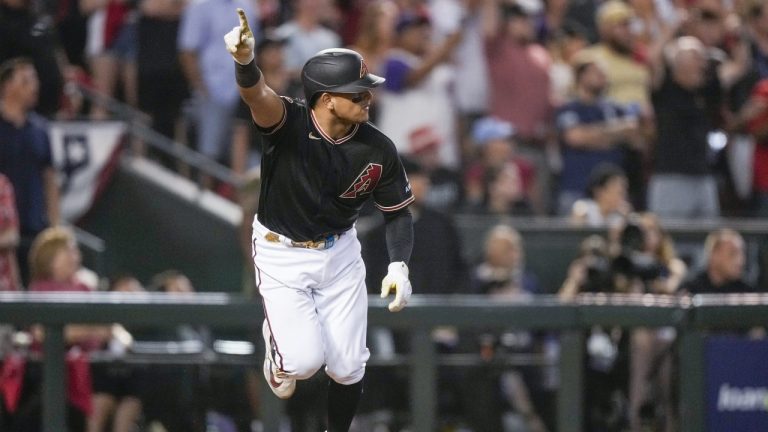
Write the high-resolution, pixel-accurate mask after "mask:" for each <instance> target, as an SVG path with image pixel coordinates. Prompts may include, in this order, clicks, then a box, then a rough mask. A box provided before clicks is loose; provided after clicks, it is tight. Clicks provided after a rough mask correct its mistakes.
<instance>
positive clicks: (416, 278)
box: [362, 204, 469, 294]
mask: <svg viewBox="0 0 768 432" xmlns="http://www.w3.org/2000/svg"><path fill="white" fill-rule="evenodd" d="M415 205H416V204H414V206H415ZM411 212H412V213H413V252H412V253H411V259H410V261H409V266H410V267H411V272H410V275H409V280H410V281H411V285H412V286H413V290H414V291H417V292H419V293H421V294H466V293H468V292H469V291H468V285H469V281H468V274H467V266H466V264H465V263H464V259H463V257H462V256H461V241H460V239H459V232H458V231H457V229H456V226H455V225H454V224H453V220H452V219H451V218H450V217H449V216H448V215H445V214H442V213H440V212H438V211H436V210H432V209H429V208H423V207H421V208H418V209H417V210H411ZM385 238H386V230H385V227H384V225H383V224H381V225H379V226H377V227H376V228H375V229H373V230H371V231H370V232H369V233H368V234H367V235H366V236H364V237H363V239H362V246H363V259H364V260H365V264H366V268H367V269H368V270H367V272H366V281H367V285H368V287H369V289H372V290H376V291H377V290H378V287H379V286H380V285H381V280H382V279H383V278H384V276H386V269H387V264H389V262H390V260H389V255H388V254H387V250H386V249H384V248H381V247H379V245H381V244H382V243H383V242H384V240H385ZM372 293H373V292H372Z"/></svg>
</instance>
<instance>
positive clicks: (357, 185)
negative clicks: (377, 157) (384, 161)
mask: <svg viewBox="0 0 768 432" xmlns="http://www.w3.org/2000/svg"><path fill="white" fill-rule="evenodd" d="M381 171H382V167H381V165H380V164H375V163H369V164H368V166H367V167H365V168H364V169H363V172H361V173H360V175H359V176H357V178H356V179H355V181H354V182H352V185H351V186H349V188H347V190H346V191H345V192H344V193H343V194H341V198H357V197H358V196H360V195H364V194H367V193H371V192H373V190H374V189H376V185H377V184H378V183H379V179H381Z"/></svg>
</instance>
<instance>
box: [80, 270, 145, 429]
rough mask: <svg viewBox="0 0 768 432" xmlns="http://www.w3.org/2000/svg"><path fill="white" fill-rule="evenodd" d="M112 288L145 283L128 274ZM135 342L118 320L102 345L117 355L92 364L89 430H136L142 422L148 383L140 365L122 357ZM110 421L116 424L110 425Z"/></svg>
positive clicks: (127, 289) (135, 289)
mask: <svg viewBox="0 0 768 432" xmlns="http://www.w3.org/2000/svg"><path fill="white" fill-rule="evenodd" d="M109 290H110V291H111V292H121V293H141V292H144V287H143V286H142V285H141V283H140V282H139V281H138V280H137V279H136V278H135V277H133V276H129V275H125V276H120V277H117V278H115V279H114V280H113V281H112V283H111V284H110V287H109ZM132 342H133V337H132V336H131V334H130V333H128V332H127V331H126V330H125V329H124V328H123V327H122V326H121V325H119V324H115V325H114V326H113V330H112V338H111V339H110V341H109V342H108V343H107V344H106V345H105V346H104V347H102V348H103V349H105V350H107V351H108V352H109V353H110V354H111V355H113V356H115V357H117V358H115V359H113V360H110V361H109V362H102V363H95V364H92V365H91V374H92V375H93V399H92V401H93V414H92V415H91V416H90V417H89V418H88V432H103V431H105V430H108V431H112V432H133V431H134V430H135V429H136V427H137V426H138V425H137V422H138V421H139V419H140V418H141V413H142V406H141V399H140V397H141V394H142V389H143V387H144V386H145V385H146V384H147V383H146V382H145V380H144V375H143V374H142V373H141V367H140V366H134V365H129V364H125V363H123V362H121V361H120V359H119V357H120V356H121V355H122V354H124V352H125V350H126V349H127V348H128V347H129V346H130V344H131V343H132ZM109 420H112V421H111V422H110V421H109ZM109 424H111V425H112V427H108V425H109Z"/></svg>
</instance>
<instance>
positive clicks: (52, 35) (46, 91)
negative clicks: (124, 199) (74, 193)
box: [0, 0, 64, 193]
mask: <svg viewBox="0 0 768 432" xmlns="http://www.w3.org/2000/svg"><path fill="white" fill-rule="evenodd" d="M34 4H35V2H34V1H33V0H0V41H3V42H2V43H0V63H2V62H4V61H6V60H10V59H12V58H16V57H25V58H29V59H30V61H31V62H32V64H33V65H34V69H36V70H37V73H38V76H39V77H40V80H39V87H40V98H39V100H35V101H34V103H33V104H32V106H30V107H29V109H31V108H33V107H35V106H36V110H37V112H38V113H40V114H41V115H43V116H45V117H47V118H53V117H54V115H55V114H56V111H58V109H59V98H60V97H61V92H62V88H63V82H64V79H63V77H62V72H61V66H60V64H59V61H58V58H59V54H60V53H59V51H58V47H59V45H58V43H57V36H56V31H55V29H54V28H53V20H51V19H50V18H49V17H46V16H43V15H41V14H39V13H37V12H36V10H35V7H34ZM0 160H2V158H0ZM17 192H18V193H21V191H17Z"/></svg>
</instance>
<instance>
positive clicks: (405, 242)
mask: <svg viewBox="0 0 768 432" xmlns="http://www.w3.org/2000/svg"><path fill="white" fill-rule="evenodd" d="M238 13H239V14H240V25H239V26H236V27H234V28H233V29H232V30H231V31H230V32H229V33H227V34H226V35H225V36H224V42H225V45H226V48H227V50H228V51H229V53H230V54H231V55H232V57H233V59H234V61H235V80H236V82H237V85H238V87H239V89H240V95H241V97H242V99H243V100H244V101H245V103H246V104H248V106H249V108H250V110H251V117H252V118H253V121H254V123H255V126H256V128H257V130H258V131H259V133H260V134H261V135H262V137H263V139H264V144H263V146H262V160H261V188H260V193H259V205H258V211H257V214H256V217H255V218H254V220H253V226H252V228H253V236H252V246H253V255H252V257H253V262H254V266H255V273H256V274H255V280H256V286H257V288H258V290H259V293H260V295H261V298H262V302H263V308H264V314H265V320H264V323H263V326H262V334H263V337H264V342H265V344H266V350H265V358H264V367H263V372H264V378H265V380H266V381H267V383H268V384H269V388H270V389H271V390H272V392H273V393H274V394H275V395H276V396H277V397H279V398H281V399H288V398H290V397H291V396H293V393H294V392H295V390H296V382H297V381H298V380H306V379H309V378H311V377H312V376H313V375H315V373H316V372H317V371H318V370H319V369H320V367H322V366H323V365H325V372H326V374H327V375H328V377H329V378H330V380H329V385H328V398H327V423H328V426H327V432H347V431H348V430H349V427H350V424H351V423H352V419H353V417H354V415H355V412H356V410H357V406H358V403H359V401H360V398H361V397H362V390H363V376H364V375H365V364H366V361H367V360H368V358H369V356H370V354H369V351H368V348H367V347H366V331H367V320H368V316H367V314H368V296H367V289H366V285H365V274H366V269H365V264H364V262H363V259H362V257H361V246H360V242H359V241H358V238H357V231H356V229H355V223H356V222H357V219H358V217H359V215H360V210H361V208H362V207H363V205H364V204H365V203H366V202H367V201H368V200H369V199H370V198H372V199H373V202H374V204H375V206H376V207H377V208H378V209H379V210H380V211H381V212H382V214H383V216H384V223H385V232H386V234H385V236H386V246H387V251H388V257H389V265H388V266H387V273H386V276H385V277H384V279H383V280H382V282H381V297H382V298H386V297H387V296H388V295H389V294H390V293H393V294H394V295H395V299H394V300H393V301H392V302H390V303H389V305H388V307H389V310H390V311H391V312H398V311H400V310H402V309H403V308H404V307H405V306H406V304H407V303H408V300H409V298H410V295H411V284H410V281H409V276H408V275H409V269H408V264H407V263H408V261H409V259H410V256H411V249H412V245H413V227H412V220H411V213H410V211H409V210H408V206H409V205H410V204H411V203H412V202H413V201H414V197H413V192H412V190H411V186H410V184H409V183H408V178H407V177H406V174H405V170H404V169H403V166H402V163H401V162H400V158H399V156H398V154H397V149H396V147H395V145H394V143H393V142H392V140H390V139H389V138H388V137H387V136H386V135H384V134H383V133H382V132H381V131H379V130H378V129H377V128H375V127H374V126H373V125H372V124H371V123H370V122H369V121H368V120H369V116H370V114H369V109H370V105H371V99H372V94H371V92H372V91H373V90H374V89H375V88H376V87H378V86H379V85H381V84H382V83H383V82H384V78H382V77H379V76H377V75H374V74H372V73H370V72H369V70H368V67H367V66H366V64H365V60H364V59H363V57H362V56H361V55H360V54H358V53H357V52H355V51H352V50H349V49H344V48H331V49H327V50H323V51H320V52H318V53H317V54H315V55H314V56H312V57H311V58H310V59H309V60H307V62H306V63H305V64H304V67H303V68H302V71H301V79H302V85H303V89H304V96H305V98H306V100H297V99H293V98H289V97H285V96H283V97H281V96H278V95H277V93H275V91H274V89H272V88H271V87H269V86H268V85H267V83H266V81H265V79H264V77H263V76H262V72H261V70H260V69H259V68H258V67H257V66H256V62H255V60H254V46H255V39H254V37H253V34H252V32H251V30H250V28H249V26H248V22H247V20H246V18H245V15H244V13H243V11H242V10H238Z"/></svg>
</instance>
